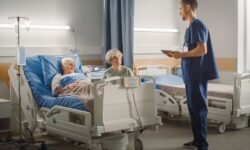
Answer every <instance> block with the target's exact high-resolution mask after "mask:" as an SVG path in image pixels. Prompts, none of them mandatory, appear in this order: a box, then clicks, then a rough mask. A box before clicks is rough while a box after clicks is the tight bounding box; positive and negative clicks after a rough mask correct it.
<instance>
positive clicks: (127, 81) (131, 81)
mask: <svg viewBox="0 0 250 150" xmlns="http://www.w3.org/2000/svg"><path fill="white" fill-rule="evenodd" d="M140 81H141V80H140V76H134V77H124V78H123V85H124V87H125V88H137V87H139V86H140V84H141V83H140Z"/></svg>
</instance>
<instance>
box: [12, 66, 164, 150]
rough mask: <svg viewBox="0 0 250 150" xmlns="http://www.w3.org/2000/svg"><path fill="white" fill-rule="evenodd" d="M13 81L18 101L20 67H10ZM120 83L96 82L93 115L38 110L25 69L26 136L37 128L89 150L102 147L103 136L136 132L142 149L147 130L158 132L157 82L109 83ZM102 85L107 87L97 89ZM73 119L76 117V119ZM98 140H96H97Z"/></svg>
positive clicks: (137, 145)
mask: <svg viewBox="0 0 250 150" xmlns="http://www.w3.org/2000/svg"><path fill="white" fill-rule="evenodd" d="M8 73H9V77H10V81H11V91H13V92H12V93H11V100H12V101H16V98H18V94H17V93H18V84H17V83H18V82H17V76H16V73H17V70H16V65H15V64H11V66H10V68H9V71H8ZM112 80H116V81H120V82H119V83H122V82H121V81H123V79H122V78H113V79H108V80H101V81H98V82H95V83H94V86H93V92H94V115H92V114H91V113H89V112H86V111H81V110H76V109H72V108H66V107H62V106H54V107H53V108H51V109H44V108H38V106H37V104H36V103H35V100H34V98H33V95H32V92H31V89H30V87H29V84H28V81H27V79H26V77H25V75H24V73H23V70H22V69H21V91H22V92H21V100H22V106H21V107H22V111H23V114H24V117H25V121H23V126H24V131H23V133H24V135H26V136H27V135H30V136H32V133H33V132H34V131H35V129H37V128H42V130H46V131H48V133H52V134H56V135H60V136H63V137H67V138H69V139H72V140H75V141H79V142H83V143H85V144H86V149H89V148H91V146H92V145H93V144H96V143H98V144H100V143H101V141H102V140H101V139H102V137H103V135H105V134H106V133H112V132H117V131H124V132H134V133H136V134H133V135H134V139H135V140H134V142H135V143H134V146H135V149H136V150H140V149H141V146H142V145H141V144H142V143H141V141H140V140H139V139H138V134H139V133H140V131H142V130H144V129H151V130H155V129H157V126H158V125H160V124H161V118H160V117H159V116H157V109H156V104H155V98H154V86H155V85H154V83H148V84H143V85H138V86H137V87H135V88H126V87H124V86H123V85H122V84H116V85H113V84H108V83H110V81H112ZM100 85H103V88H102V90H101V92H100V90H97V89H98V87H99V86H100ZM72 116H75V117H73V118H77V119H72ZM93 137H95V139H96V140H94V139H93Z"/></svg>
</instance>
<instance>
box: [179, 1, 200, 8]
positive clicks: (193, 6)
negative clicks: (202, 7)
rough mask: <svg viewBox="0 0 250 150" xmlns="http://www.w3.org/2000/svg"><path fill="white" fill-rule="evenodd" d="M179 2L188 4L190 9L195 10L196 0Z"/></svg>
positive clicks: (196, 6)
mask: <svg viewBox="0 0 250 150" xmlns="http://www.w3.org/2000/svg"><path fill="white" fill-rule="evenodd" d="M181 3H182V4H188V5H190V6H191V8H192V10H196V9H197V8H198V3H197V0H181Z"/></svg>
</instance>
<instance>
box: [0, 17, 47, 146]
mask: <svg viewBox="0 0 250 150" xmlns="http://www.w3.org/2000/svg"><path fill="white" fill-rule="evenodd" d="M8 19H9V20H12V19H16V21H17V28H16V34H17V51H16V52H17V53H16V54H17V57H16V58H17V78H18V93H17V94H18V102H19V107H18V112H19V116H18V117H19V141H13V142H8V143H6V144H7V149H9V148H8V144H9V145H13V144H17V145H18V148H19V149H18V150H26V148H27V147H28V145H30V144H34V143H41V146H40V149H39V150H47V148H46V144H45V142H44V141H35V140H34V139H31V140H24V139H23V138H22V103H21V102H22V101H21V66H22V65H25V64H23V63H21V58H19V57H20V56H19V55H20V21H21V19H24V20H26V21H29V18H28V17H20V16H16V17H9V18H8ZM27 29H28V28H27ZM2 148H4V146H3V147H2Z"/></svg>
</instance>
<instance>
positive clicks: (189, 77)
mask: <svg viewBox="0 0 250 150" xmlns="http://www.w3.org/2000/svg"><path fill="white" fill-rule="evenodd" d="M197 7H198V3H197V1H196V0H181V2H180V15H181V17H182V20H183V21H187V22H188V23H189V26H188V28H187V29H186V33H185V40H184V45H183V51H182V52H180V51H171V50H162V52H163V53H164V54H166V55H167V56H169V57H173V58H176V59H178V58H181V59H182V60H181V69H182V74H183V80H184V82H185V88H186V96H187V105H188V110H189V115H190V121H191V126H192V132H193V137H194V139H193V140H192V141H191V142H188V143H185V144H184V145H183V146H184V147H189V148H195V147H197V148H198V150H208V143H207V113H208V110H207V106H206V101H207V82H208V80H212V79H217V78H218V72H217V67H216V63H215V59H214V54H213V47H212V43H211V39H210V34H209V31H208V29H207V27H206V25H205V24H204V23H203V22H202V21H201V20H199V19H197V18H196V10H197Z"/></svg>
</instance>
